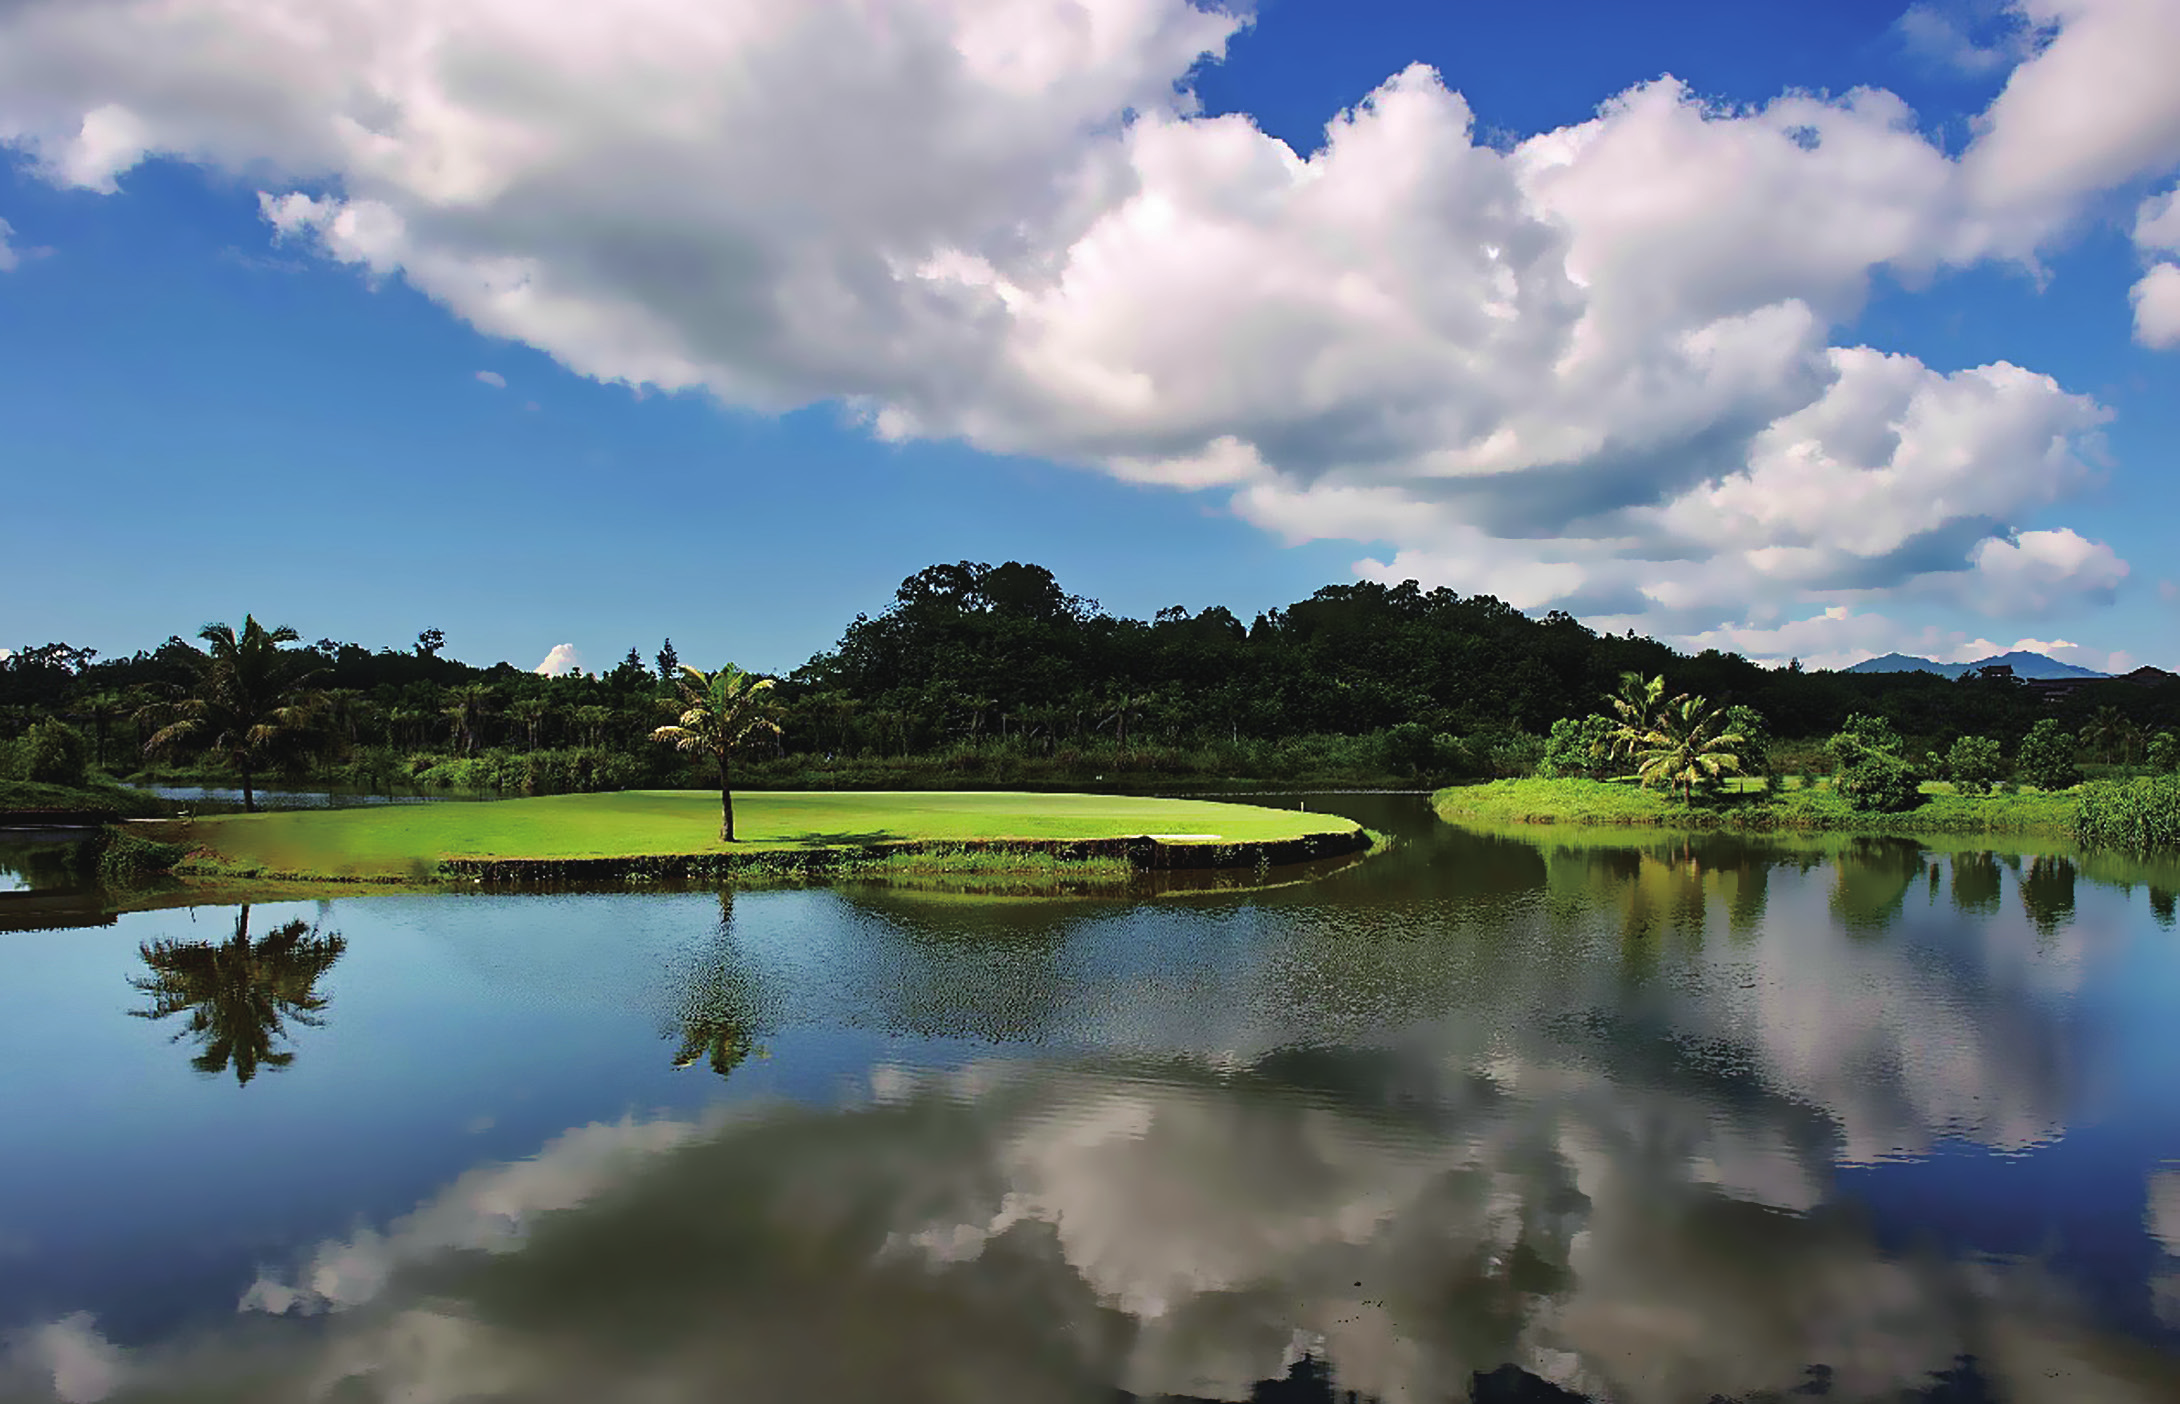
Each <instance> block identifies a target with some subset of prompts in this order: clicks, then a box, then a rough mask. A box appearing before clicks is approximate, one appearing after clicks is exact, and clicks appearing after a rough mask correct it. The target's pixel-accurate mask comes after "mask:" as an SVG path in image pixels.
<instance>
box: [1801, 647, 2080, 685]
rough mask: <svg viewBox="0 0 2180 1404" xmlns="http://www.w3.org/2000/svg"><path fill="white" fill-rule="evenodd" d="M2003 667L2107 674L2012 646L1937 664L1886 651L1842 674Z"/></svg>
mask: <svg viewBox="0 0 2180 1404" xmlns="http://www.w3.org/2000/svg"><path fill="white" fill-rule="evenodd" d="M1993 667H2004V668H2011V669H2013V673H2014V676H2015V677H2017V678H2036V679H2052V678H2108V677H2110V676H2112V675H2111V674H2110V673H2100V672H2097V671H2095V670H2094V669H2091V668H2080V667H2076V666H2075V665H2074V664H2072V663H2061V662H2060V661H2059V660H2058V659H2056V658H2053V657H2050V656H2049V655H2046V654H2042V653H2030V652H2027V651H2025V650H2020V649H2016V650H2014V651H2013V652H2010V653H1994V654H1992V655H1991V656H1990V657H1989V658H1979V659H1977V660H1976V661H1975V662H1973V663H1938V662H1935V661H1933V660H1931V659H1928V658H1912V657H1909V656H1908V655H1907V654H1904V653H1887V654H1883V655H1881V656H1879V657H1876V658H1865V659H1863V660H1862V661H1861V662H1860V663H1857V664H1855V665H1854V666H1853V667H1851V668H1842V669H1841V670H1840V671H1841V672H1845V673H1913V672H1925V673H1936V674H1938V675H1939V676H1940V677H1946V678H1957V677H1960V676H1961V675H1962V674H1964V673H1969V672H1973V671H1974V670H1976V669H1978V668H1993Z"/></svg>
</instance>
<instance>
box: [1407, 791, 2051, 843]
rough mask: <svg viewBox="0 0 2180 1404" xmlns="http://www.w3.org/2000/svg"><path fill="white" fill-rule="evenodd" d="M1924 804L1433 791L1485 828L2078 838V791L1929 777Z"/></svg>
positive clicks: (1829, 796)
mask: <svg viewBox="0 0 2180 1404" xmlns="http://www.w3.org/2000/svg"><path fill="white" fill-rule="evenodd" d="M1922 788H1923V793H1924V795H1925V796H1926V798H1925V799H1924V801H1923V802H1922V803H1921V804H1919V805H1917V806H1916V807H1915V808H1913V809H1910V810H1905V811H1903V812H1901V813H1897V814H1873V813H1868V812H1865V811H1862V810H1857V809H1855V808H1853V807H1852V806H1850V805H1849V804H1848V803H1847V801H1846V800H1845V799H1843V798H1842V797H1841V796H1840V795H1839V794H1838V792H1837V791H1835V790H1833V789H1832V788H1831V787H1830V786H1829V784H1827V785H1825V786H1822V787H1801V788H1797V789H1792V790H1785V789H1781V790H1774V791H1768V792H1766V791H1756V790H1753V789H1750V788H1747V787H1743V786H1739V785H1736V786H1733V787H1732V788H1731V791H1730V792H1729V793H1728V794H1726V795H1725V796H1722V797H1721V798H1719V799H1716V800H1712V801H1709V802H1705V803H1699V804H1697V805H1695V806H1693V807H1690V806H1686V805H1682V804H1680V803H1679V802H1678V801H1677V800H1675V799H1673V798H1672V797H1671V796H1669V795H1667V794H1665V793H1663V792H1661V791H1658V790H1646V789H1643V788H1641V787H1640V786H1637V785H1634V784H1631V783H1627V782H1624V781H1616V780H1574V779H1562V780H1499V781H1494V782H1493V783H1491V784H1488V785H1459V786H1455V787H1453V788H1452V789H1447V790H1440V791H1439V792H1438V793H1437V794H1436V795H1434V796H1433V797H1432V803H1433V804H1434V806H1435V807H1436V808H1437V810H1438V813H1439V816H1440V817H1441V818H1444V819H1449V820H1453V821H1455V822H1469V823H1484V824H1506V823H1514V824H1552V823H1558V824H1657V825H1662V826H1665V827H1680V828H1715V827H1736V826H1740V827H1748V828H1758V829H1765V828H1786V829H1836V830H1843V831H1848V832H1859V833H1899V834H1916V833H1940V832H1950V833H2026V834H2044V835H2063V836H2071V835H2072V834H2073V832H2074V806H2075V800H2076V796H2075V795H2074V794H2073V793H2071V792H2066V791H2061V792H2058V793H2046V792H2044V791H2041V790H2023V791H2018V792H2016V793H2013V794H2003V795H2001V794H1990V795H1962V794H1955V793H1953V789H1952V787H1951V786H1950V785H1944V784H1938V783H1935V782H1933V783H1926V784H1925V785H1924V786H1923V787H1922Z"/></svg>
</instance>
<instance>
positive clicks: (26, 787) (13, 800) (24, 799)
mask: <svg viewBox="0 0 2180 1404" xmlns="http://www.w3.org/2000/svg"><path fill="white" fill-rule="evenodd" d="M173 812H174V807H173V806H172V805H170V804H168V803H167V802H166V801H164V800H162V799H159V798H157V797H156V796H153V795H147V794H144V793H142V792H141V791H137V790H126V789H123V788H121V787H120V786H118V785H96V784H92V785H48V784H42V783H40V782H38V781H35V780H0V823H17V824H29V823H36V822H37V821H38V819H39V818H40V816H42V815H52V814H66V815H72V816H82V815H97V816H103V817H107V818H113V819H136V818H143V819H149V818H154V817H156V816H158V815H162V814H171V813H173Z"/></svg>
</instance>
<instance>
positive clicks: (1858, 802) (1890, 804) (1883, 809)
mask: <svg viewBox="0 0 2180 1404" xmlns="http://www.w3.org/2000/svg"><path fill="white" fill-rule="evenodd" d="M1838 789H1839V794H1840V797H1841V798H1842V799H1844V800H1846V801H1847V803H1848V804H1850V805H1852V806H1853V807H1854V808H1856V809H1860V810H1870V811H1875V812H1878V813H1882V814H1898V813H1899V812H1900V811H1902V810H1905V809H1913V808H1914V807H1915V806H1916V805H1919V804H1921V803H1922V802H1923V791H1922V777H1921V775H1919V774H1918V773H1917V772H1916V769H1915V767H1914V766H1912V765H1910V764H1909V763H1908V762H1906V761H1904V760H1902V759H1901V758H1900V757H1899V756H1897V755H1895V754H1892V753H1890V752H1886V751H1869V752H1866V753H1865V754H1864V755H1863V757H1862V758H1861V759H1860V760H1858V761H1856V762H1855V763H1854V764H1852V765H1850V766H1848V767H1847V768H1846V769H1845V770H1843V771H1841V772H1840V773H1839V784H1838Z"/></svg>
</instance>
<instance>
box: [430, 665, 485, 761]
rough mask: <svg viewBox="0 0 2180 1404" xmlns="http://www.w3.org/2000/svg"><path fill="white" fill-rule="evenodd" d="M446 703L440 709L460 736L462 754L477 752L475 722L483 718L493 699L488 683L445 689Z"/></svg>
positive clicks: (471, 754)
mask: <svg viewBox="0 0 2180 1404" xmlns="http://www.w3.org/2000/svg"><path fill="white" fill-rule="evenodd" d="M446 696H447V705H446V706H445V707H443V708H441V710H442V711H443V712H444V713H445V714H446V717H447V719H448V720H450V721H452V722H453V723H454V727H455V730H456V732H457V733H459V734H460V736H461V738H462V754H463V755H465V756H473V755H475V754H477V723H479V722H481V721H483V720H484V716H485V713H486V712H488V711H490V710H491V708H492V703H493V701H494V698H493V695H492V685H491V684H490V683H474V682H473V683H463V684H461V685H460V686H458V687H450V688H448V689H447V693H446Z"/></svg>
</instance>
